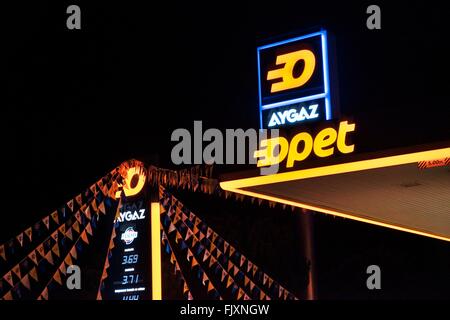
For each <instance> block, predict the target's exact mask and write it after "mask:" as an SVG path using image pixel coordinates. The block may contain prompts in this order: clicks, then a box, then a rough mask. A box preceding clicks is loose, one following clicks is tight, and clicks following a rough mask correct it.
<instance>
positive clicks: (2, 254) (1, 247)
mask: <svg viewBox="0 0 450 320" xmlns="http://www.w3.org/2000/svg"><path fill="white" fill-rule="evenodd" d="M0 257H2V258H3V260H5V261H6V253H5V246H4V245H3V244H2V245H0Z"/></svg>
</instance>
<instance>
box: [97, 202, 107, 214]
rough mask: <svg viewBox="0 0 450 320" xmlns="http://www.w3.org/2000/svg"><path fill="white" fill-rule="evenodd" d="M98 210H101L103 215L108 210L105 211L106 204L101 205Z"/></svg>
mask: <svg viewBox="0 0 450 320" xmlns="http://www.w3.org/2000/svg"><path fill="white" fill-rule="evenodd" d="M98 210H100V212H101V213H103V214H106V209H105V203H104V202H102V203H100V204H99V206H98Z"/></svg>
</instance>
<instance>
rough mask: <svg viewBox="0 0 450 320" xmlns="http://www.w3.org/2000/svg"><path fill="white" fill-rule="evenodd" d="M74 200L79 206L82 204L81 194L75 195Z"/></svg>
mask: <svg viewBox="0 0 450 320" xmlns="http://www.w3.org/2000/svg"><path fill="white" fill-rule="evenodd" d="M75 200H76V201H77V203H78V205H80V206H81V205H82V204H83V198H82V196H81V193H80V194H79V195H77V196H76V197H75Z"/></svg>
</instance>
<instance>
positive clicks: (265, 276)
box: [263, 273, 269, 285]
mask: <svg viewBox="0 0 450 320" xmlns="http://www.w3.org/2000/svg"><path fill="white" fill-rule="evenodd" d="M268 279H269V276H268V275H267V274H265V273H264V275H263V284H264V285H265V284H266V282H267V280H268Z"/></svg>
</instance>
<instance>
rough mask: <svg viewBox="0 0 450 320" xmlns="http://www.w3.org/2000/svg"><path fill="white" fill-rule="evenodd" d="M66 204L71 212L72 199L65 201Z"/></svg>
mask: <svg viewBox="0 0 450 320" xmlns="http://www.w3.org/2000/svg"><path fill="white" fill-rule="evenodd" d="M67 206H68V207H69V209H70V211H71V212H73V199H71V200H69V201H68V202H67Z"/></svg>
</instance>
